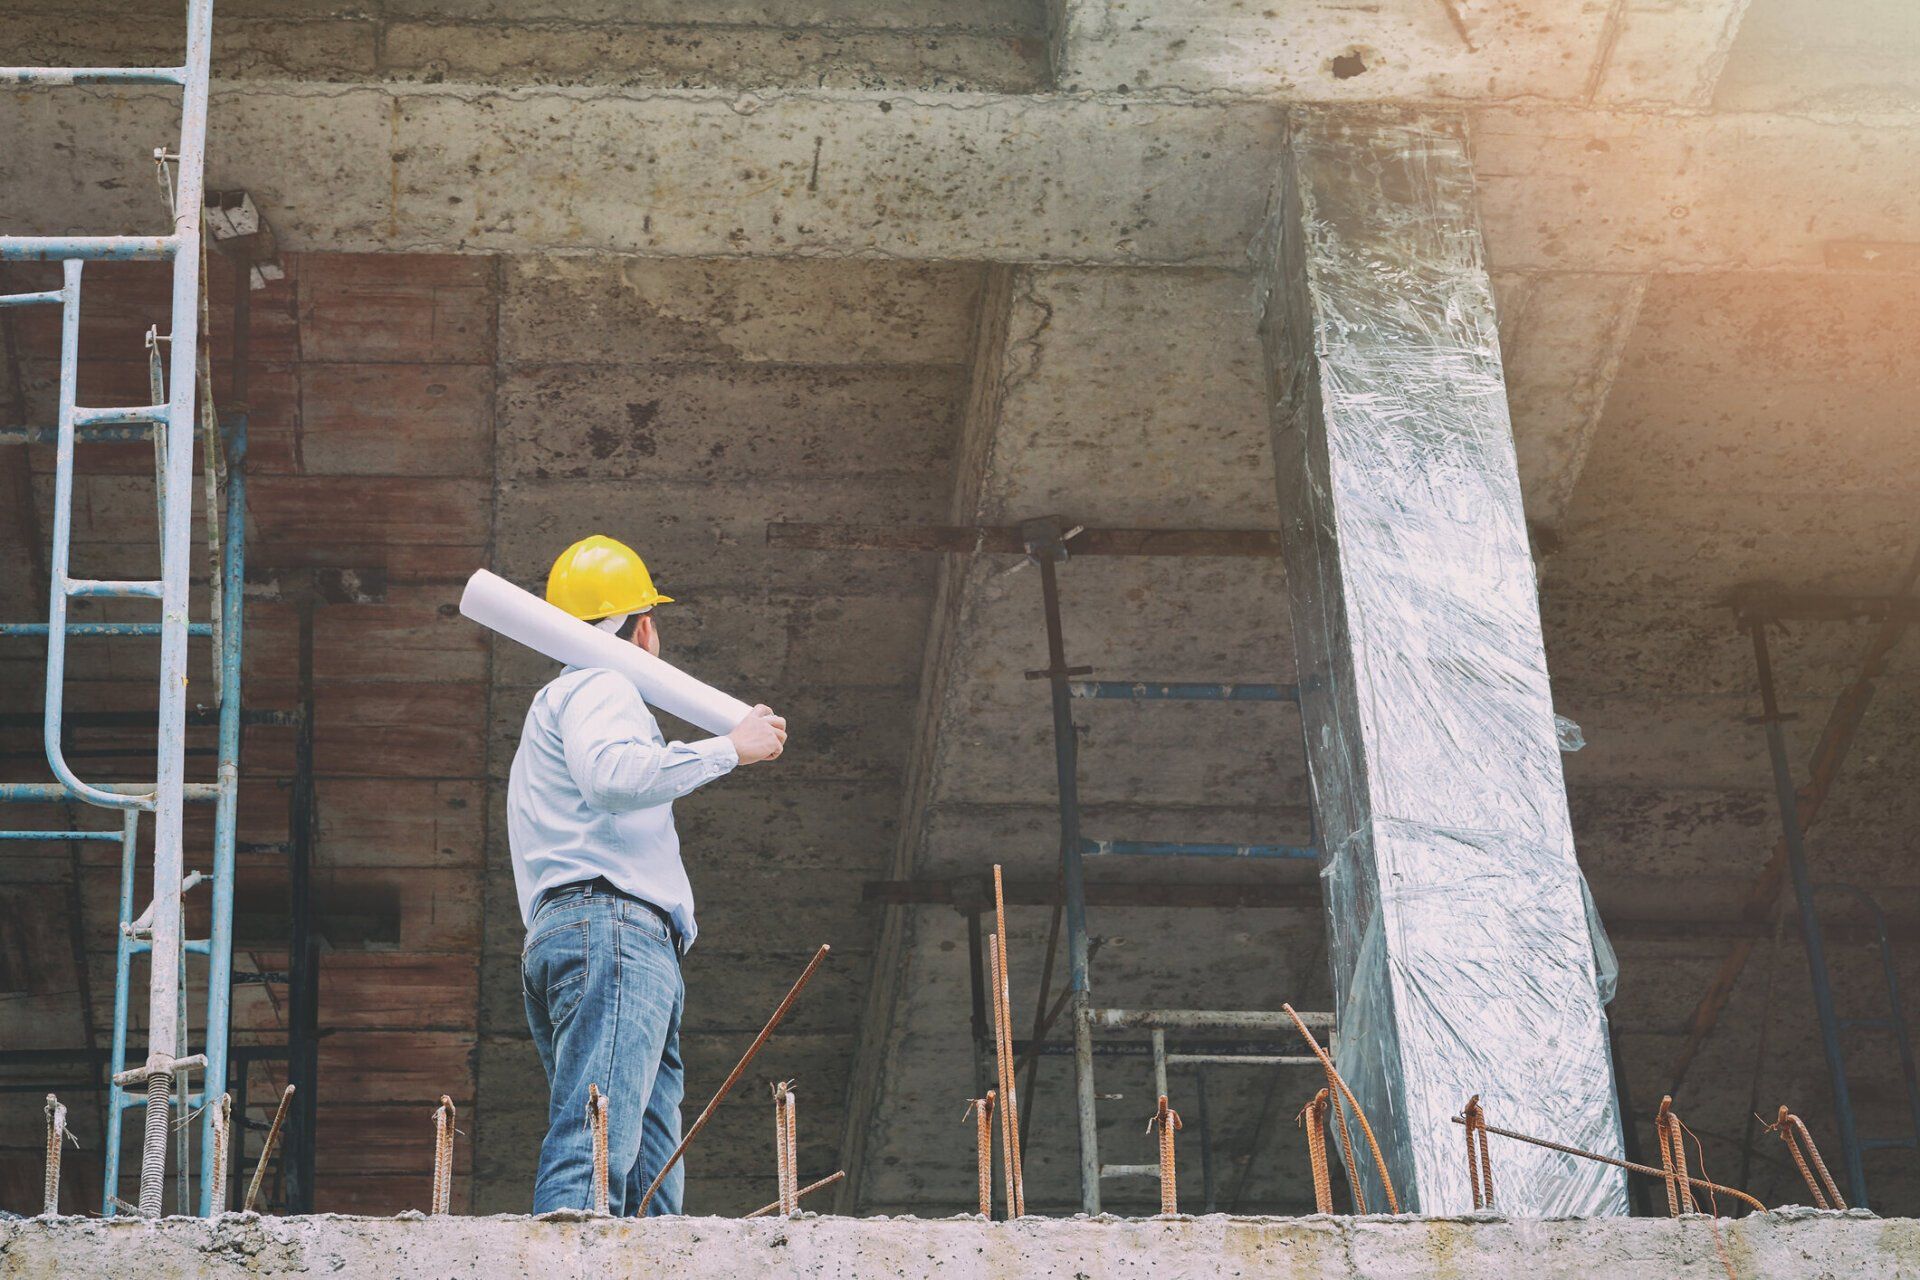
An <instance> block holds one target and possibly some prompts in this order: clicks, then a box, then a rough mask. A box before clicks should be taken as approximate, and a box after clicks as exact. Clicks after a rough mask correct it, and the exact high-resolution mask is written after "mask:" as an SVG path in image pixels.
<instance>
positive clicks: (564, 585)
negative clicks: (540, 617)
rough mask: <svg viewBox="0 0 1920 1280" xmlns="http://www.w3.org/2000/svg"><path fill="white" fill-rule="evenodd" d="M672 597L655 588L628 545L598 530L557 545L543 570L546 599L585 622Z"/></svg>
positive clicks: (658, 602) (659, 602)
mask: <svg viewBox="0 0 1920 1280" xmlns="http://www.w3.org/2000/svg"><path fill="white" fill-rule="evenodd" d="M672 602H673V597H672V596H663V595H661V594H660V593H659V592H658V591H657V590H655V589H654V585H653V575H652V574H650V573H648V572H647V562H646V561H644V560H642V559H641V558H640V557H639V555H638V554H636V553H635V552H634V549H633V548H632V547H629V546H628V545H627V544H626V543H624V542H617V541H615V540H614V539H612V538H609V537H606V536H604V535H603V534H598V533H596V534H594V535H593V536H592V537H591V538H582V539H580V541H578V542H576V543H574V544H573V545H572V546H570V547H568V548H567V549H566V550H565V551H562V552H561V553H560V558H559V559H558V560H555V561H554V562H553V569H552V571H551V572H549V573H548V574H547V603H548V604H550V605H555V606H557V607H559V608H561V609H564V610H566V611H567V612H568V613H570V614H572V615H573V616H574V617H576V618H579V619H581V620H583V621H586V622H592V621H593V620H594V619H596V618H607V617H611V616H613V615H614V614H618V613H638V612H639V611H640V610H642V609H651V608H653V606H655V605H657V604H671V603H672Z"/></svg>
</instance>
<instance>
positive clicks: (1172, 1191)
mask: <svg viewBox="0 0 1920 1280" xmlns="http://www.w3.org/2000/svg"><path fill="white" fill-rule="evenodd" d="M1181 1127H1182V1126H1181V1123H1180V1113H1179V1112H1178V1111H1175V1110H1174V1109H1173V1108H1172V1107H1169V1106H1168V1105H1167V1095H1166V1094H1164V1093H1163V1094H1161V1095H1160V1104H1159V1107H1158V1109H1156V1110H1155V1111H1154V1113H1153V1119H1151V1120H1149V1121H1147V1128H1148V1129H1149V1130H1157V1131H1158V1135H1159V1140H1160V1214H1161V1216H1162V1217H1167V1218H1171V1217H1173V1216H1175V1215H1176V1214H1178V1213H1179V1212H1180V1189H1179V1185H1178V1183H1177V1181H1176V1177H1177V1172H1178V1171H1177V1169H1176V1167H1175V1164H1174V1158H1173V1135H1174V1134H1175V1133H1177V1132H1178V1131H1179V1130H1180V1129H1181Z"/></svg>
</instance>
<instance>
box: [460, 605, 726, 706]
mask: <svg viewBox="0 0 1920 1280" xmlns="http://www.w3.org/2000/svg"><path fill="white" fill-rule="evenodd" d="M460 612H461V613H464V614H465V615H467V617H469V618H472V619H473V620H474V621H475V622H477V623H479V624H480V625H481V626H483V627H487V628H490V629H491V630H494V631H497V632H499V633H500V634H501V635H503V636H505V637H506V638H507V639H509V640H515V641H518V642H519V643H521V644H523V645H525V646H527V648H529V649H532V650H534V651H536V652H538V653H544V654H546V655H547V656H548V657H549V658H552V659H553V660H554V661H555V662H564V663H566V664H567V665H568V666H574V667H606V668H608V669H609V670H612V671H617V672H619V673H620V674H621V675H623V676H625V677H626V678H627V679H628V680H630V681H632V682H633V687H634V688H636V689H638V690H639V691H640V696H641V697H642V698H645V699H646V700H647V703H648V705H650V706H654V707H658V708H659V709H660V710H662V711H665V712H668V713H669V714H672V715H676V716H679V717H680V718H681V719H682V720H685V721H686V722H687V723H688V724H693V725H698V726H699V727H700V728H702V729H705V730H707V731H708V732H709V733H713V734H722V733H726V732H727V731H729V730H730V729H732V728H733V727H734V726H735V725H737V724H739V723H740V722H741V721H742V720H744V719H746V718H747V715H748V714H749V713H750V712H751V711H752V710H753V708H752V707H750V706H748V705H747V704H746V703H744V702H742V701H740V700H739V699H738V698H732V697H728V696H727V695H726V694H724V693H722V692H720V691H719V690H718V689H715V688H714V687H713V686H711V685H707V684H702V683H701V682H700V681H698V680H695V679H694V678H693V677H692V676H690V675H688V674H687V673H686V672H684V671H682V670H680V669H679V668H678V667H676V666H674V665H673V664H672V663H669V662H664V661H662V660H661V659H659V658H656V657H654V656H653V655H652V654H650V653H648V652H647V651H646V650H645V649H642V648H641V647H640V646H639V645H636V644H629V643H628V642H627V641H625V640H622V639H620V638H619V637H618V636H614V635H609V634H608V633H607V632H605V631H601V630H599V629H598V628H597V627H594V626H592V625H591V624H589V623H585V622H582V621H580V619H578V618H576V617H574V616H572V615H571V614H569V613H567V612H565V611H564V610H561V609H556V608H554V607H553V606H552V605H550V604H548V603H547V602H546V601H545V600H542V599H541V598H540V597H539V596H536V595H533V594H531V593H529V592H526V591H522V590H521V589H520V588H519V587H516V586H514V585H513V584H512V583H511V582H508V581H507V580H506V579H505V578H502V577H500V576H499V575H497V574H492V573H488V572H487V571H486V570H485V569H476V570H474V572H473V576H472V577H471V578H468V579H467V589H466V590H465V591H464V592H462V593H461V595H460Z"/></svg>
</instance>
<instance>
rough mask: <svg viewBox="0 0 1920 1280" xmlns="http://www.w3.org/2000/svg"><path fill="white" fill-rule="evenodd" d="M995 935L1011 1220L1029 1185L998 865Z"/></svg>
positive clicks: (1022, 1208) (1021, 1213) (1021, 1210)
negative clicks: (1003, 1045)
mask: <svg viewBox="0 0 1920 1280" xmlns="http://www.w3.org/2000/svg"><path fill="white" fill-rule="evenodd" d="M993 933H994V936H995V937H996V938H998V939H999V940H1000V982H999V986H998V990H997V993H996V995H995V997H994V998H995V999H996V1000H998V1001H999V1002H1000V1028H1001V1035H1002V1036H1003V1037H1004V1038H1005V1040H1006V1062H1007V1065H1006V1076H1005V1079H1004V1080H1003V1081H1002V1082H1001V1086H1000V1087H1001V1095H1000V1096H1001V1097H1003V1098H1005V1099H1006V1105H1005V1106H1003V1107H1001V1108H1000V1114H1001V1115H1002V1116H1003V1117H1004V1124H1005V1127H1006V1143H1007V1156H1006V1159H1007V1167H1008V1169H1009V1170H1010V1171H1011V1172H1012V1175H1013V1194H1012V1196H1010V1197H1009V1198H1008V1209H1007V1212H1008V1214H1009V1216H1011V1217H1015V1218H1023V1217H1025V1216H1026V1213H1027V1185H1026V1171H1025V1169H1024V1168H1023V1166H1022V1162H1021V1158H1020V1153H1021V1147H1020V1100H1019V1098H1018V1097H1016V1096H1015V1092H1014V1091H1015V1089H1016V1087H1017V1086H1016V1085H1015V1082H1014V1077H1015V1075H1016V1074H1017V1073H1016V1070H1015V1068H1014V1065H1013V979H1012V976H1011V975H1012V965H1011V964H1010V963H1009V959H1010V957H1009V955H1008V953H1007V892H1006V886H1005V884H1004V882H1003V881H1002V878H1001V874H1000V864H999V863H997V862H996V863H994V864H993Z"/></svg>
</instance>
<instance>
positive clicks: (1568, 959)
mask: <svg viewBox="0 0 1920 1280" xmlns="http://www.w3.org/2000/svg"><path fill="white" fill-rule="evenodd" d="M1287 160H1288V164H1287V168H1286V172H1285V173H1284V175H1283V180H1282V184H1281V198H1280V202H1279V205H1278V206H1277V211H1276V218H1275V223H1274V225H1273V227H1272V228H1271V232H1272V234H1271V236H1270V239H1269V251H1270V253H1271V255H1272V257H1271V262H1270V274H1269V275H1268V276H1267V278H1266V280H1265V286H1264V287H1265V290H1266V293H1267V299H1266V322H1265V326H1264V328H1265V339H1266V345H1267V352H1268V361H1269V376H1270V379H1271V383H1272V393H1273V394H1272V401H1273V407H1272V412H1273V419H1274V432H1275V456H1276V461H1277V466H1278V470H1279V477H1280V498H1281V508H1282V516H1283V519H1284V520H1285V521H1286V522H1287V525H1286V533H1287V536H1286V539H1285V542H1286V566H1287V574H1288V580H1289V581H1288V589H1289V596H1290V602H1291V608H1292V614H1293V620H1294V634H1295V640H1296V644H1297V646H1298V649H1299V662H1300V673H1301V694H1302V714H1303V717H1304V719H1305V723H1306V729H1307V738H1308V760H1309V768H1310V772H1311V776H1312V781H1313V789H1314V801H1315V805H1316V809H1317V812H1318V817H1319V822H1320V828H1321V830H1322V832H1323V848H1324V853H1323V860H1322V865H1321V876H1322V879H1323V885H1324V889H1325V900H1326V904H1327V911H1328V916H1329V924H1330V960H1331V964H1332V968H1333V977H1334V983H1335V993H1336V1002H1337V1006H1338V1016H1339V1026H1340V1036H1339V1041H1338V1060H1339V1066H1340V1069H1341V1071H1342V1073H1343V1074H1344V1075H1345V1076H1346V1077H1347V1080H1348V1082H1349V1083H1350V1084H1351V1085H1352V1087H1353V1089H1354V1091H1355V1093H1356V1095H1357V1096H1358V1097H1359V1098H1360V1100H1361V1102H1362V1104H1363V1105H1364V1106H1365V1107H1366V1108H1367V1112H1368V1114H1369V1116H1370V1117H1371V1118H1372V1121H1373V1124H1374V1126H1375V1128H1376V1130H1378V1131H1379V1132H1380V1134H1381V1137H1382V1140H1383V1144H1384V1145H1385V1147H1386V1149H1387V1153H1388V1159H1389V1163H1390V1166H1391V1168H1392V1172H1393V1176H1394V1179H1395V1182H1396V1184H1398V1186H1399V1188H1400V1189H1401V1192H1402V1199H1403V1201H1405V1202H1406V1203H1407V1204H1408V1205H1409V1206H1411V1207H1413V1208H1416V1209H1417V1210H1418V1211H1420V1212H1423V1213H1459V1212H1466V1211H1467V1210H1469V1209H1470V1208H1471V1206H1472V1192H1471V1188H1470V1186H1469V1183H1468V1180H1467V1170H1466V1168H1465V1166H1464V1163H1463V1161H1462V1160H1461V1159H1460V1156H1459V1148H1460V1144H1459V1140H1458V1134H1457V1133H1456V1132H1454V1126H1452V1125H1451V1124H1450V1123H1449V1118H1450V1117H1451V1116H1452V1115H1454V1114H1455V1113H1456V1111H1457V1110H1458V1108H1459V1107H1460V1105H1461V1104H1462V1103H1463V1102H1464V1101H1465V1100H1466V1099H1467V1097H1468V1096H1470V1095H1472V1094H1475V1093H1478V1094H1480V1095H1481V1097H1482V1101H1483V1103H1484V1105H1485V1106H1486V1109H1487V1111H1488V1113H1489V1114H1491V1115H1500V1116H1504V1117H1507V1119H1505V1120H1503V1121H1502V1123H1506V1124H1511V1125H1513V1127H1515V1128H1519V1129H1523V1130H1527V1131H1529V1132H1533V1133H1539V1134H1542V1135H1545V1136H1551V1137H1554V1138H1557V1139H1560V1140H1562V1141H1565V1142H1569V1143H1573V1144H1576V1145H1579V1146H1582V1147H1587V1148H1589V1149H1592V1150H1597V1151H1602V1152H1606V1153H1609V1154H1618V1153H1619V1151H1620V1146H1621V1142H1620V1129H1619V1122H1618V1117H1617V1115H1616V1113H1615V1101H1614V1089H1613V1081H1612V1068H1611V1063H1610V1059H1609V1057H1608V1051H1607V1034H1606V1023H1605V1017H1604V1014H1603V1012H1602V1008H1601V998H1600V991H1599V989H1598V984H1597V975H1596V956H1595V950H1594V945H1593V942H1592V940H1591V939H1590V937H1589V930H1588V919H1587V910H1586V900H1585V896H1584V889H1583V882H1582V879H1581V875H1580V870H1579V866H1578V864H1577V863H1576V862H1575V859H1574V851H1573V839H1572V830H1571V824H1570V821H1569V819H1568V814H1567V805H1566V794H1565V785H1564V781H1563V778H1562V775H1561V771H1560V750H1559V743H1558V740H1557V735H1556V728H1555V721H1554V715H1553V707H1552V701H1551V698H1550V696H1549V690H1548V682H1547V669H1546V659H1545V653H1544V650H1543V646H1542V641H1541V634H1540V618H1539V607H1538V600H1537V588H1536V584H1535V580H1534V572H1533V563H1532V559H1531V555H1530V553H1529V549H1528V541H1527V531H1526V524H1525V516H1524V512H1523V510H1522V505H1521V494H1520V485H1519V478H1518V473H1517V469H1516V466H1515V462H1514V451H1513V440H1512V429H1511V424H1510V422H1509V419H1508V414H1507V406H1506V390H1505V385H1504V380H1503V376H1502V371H1501V364H1500V347H1499V335H1498V331H1497V329H1496V328H1495V325H1494V315H1493V306H1492V295H1491V289H1490V287H1489V284H1488V279H1487V274H1486V268H1485V265H1484V262H1483V260H1482V251H1481V245H1480V236H1479V228H1478V224H1477V219H1476V216H1475V210H1474V194H1473V181H1472V173H1471V168H1470V165H1469V163H1468V159H1467V149H1466V143H1465V139H1464V136H1463V128H1462V126H1461V125H1460V124H1459V123H1458V122H1457V121H1455V120H1452V119H1450V118H1424V117H1423V118H1415V119H1407V118H1393V119H1382V118H1366V117H1358V116H1351V115H1349V116H1344V117H1337V116H1333V115H1308V116H1306V117H1304V118H1302V119H1300V120H1298V121H1296V122H1295V125H1294V128H1293V130H1292V133H1291V136H1290V139H1289V143H1288V148H1287ZM1501 1160H1502V1167H1503V1169H1506V1170H1510V1172H1507V1173H1505V1174H1504V1176H1503V1178H1502V1183H1501V1191H1502V1200H1501V1207H1502V1209H1503V1210H1507V1211H1510V1212H1518V1213H1526V1214H1535V1213H1538V1214H1546V1215H1559V1214H1573V1215H1590V1214H1606V1213H1624V1212H1625V1211H1626V1193H1625V1185H1624V1182H1623V1180H1622V1176H1621V1174H1620V1173H1619V1172H1618V1171H1617V1170H1613V1169H1609V1168H1607V1167H1605V1166H1601V1165H1597V1164H1592V1163H1589V1162H1583V1161H1577V1160H1574V1159H1572V1158H1570V1157H1566V1156H1562V1155H1559V1154H1557V1153H1553V1152H1548V1151H1544V1150H1539V1149H1534V1148H1521V1147H1514V1148H1513V1149H1512V1150H1510V1151H1508V1152H1505V1153H1503V1155H1502V1156H1501ZM1351 1172H1353V1173H1354V1174H1355V1176H1358V1177H1361V1178H1364V1179H1366V1180H1367V1183H1368V1191H1369V1200H1370V1202H1374V1203H1377V1202H1379V1200H1380V1195H1379V1188H1378V1186H1377V1180H1376V1179H1375V1177H1374V1175H1373V1171H1372V1170H1371V1169H1370V1168H1364V1167H1363V1168H1362V1169H1360V1170H1356V1171H1351Z"/></svg>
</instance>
